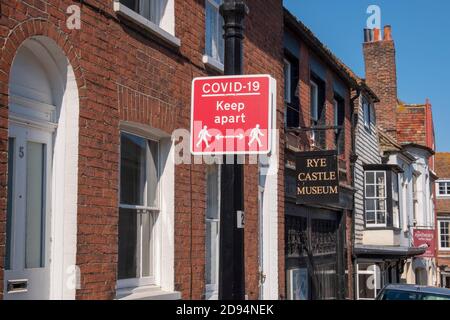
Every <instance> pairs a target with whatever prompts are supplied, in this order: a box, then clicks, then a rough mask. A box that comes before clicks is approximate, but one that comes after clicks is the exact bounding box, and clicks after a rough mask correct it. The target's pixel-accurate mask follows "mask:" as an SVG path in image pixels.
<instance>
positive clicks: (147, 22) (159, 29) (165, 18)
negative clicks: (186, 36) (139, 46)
mask: <svg viewBox="0 0 450 320" xmlns="http://www.w3.org/2000/svg"><path fill="white" fill-rule="evenodd" d="M139 1H149V0H139ZM161 1H164V2H165V3H164V4H165V5H164V6H162V5H161ZM174 1H175V0H152V2H155V4H154V10H155V11H158V12H159V17H158V19H155V20H156V21H155V22H153V21H151V18H150V17H148V18H147V17H145V16H143V15H141V14H139V13H137V12H135V11H134V10H132V9H130V8H128V7H127V6H126V5H124V4H123V3H121V2H120V0H114V2H113V10H114V11H115V12H116V13H117V14H119V15H121V16H122V17H124V18H126V19H128V20H129V21H132V22H133V23H136V24H137V25H139V26H140V27H142V28H143V29H145V30H147V31H149V32H150V33H152V34H154V35H156V36H157V37H159V38H160V39H162V40H164V41H165V42H167V43H169V44H171V45H172V46H175V47H180V46H181V41H180V39H179V38H177V37H176V36H175V3H174ZM163 7H164V10H162V8H163Z"/></svg>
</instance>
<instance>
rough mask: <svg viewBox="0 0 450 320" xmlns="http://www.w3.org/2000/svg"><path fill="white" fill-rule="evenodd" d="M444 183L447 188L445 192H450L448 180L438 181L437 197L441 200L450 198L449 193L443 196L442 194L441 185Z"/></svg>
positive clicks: (449, 181)
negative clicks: (449, 190)
mask: <svg viewBox="0 0 450 320" xmlns="http://www.w3.org/2000/svg"><path fill="white" fill-rule="evenodd" d="M441 183H443V184H444V186H445V190H448V189H449V188H450V180H448V179H446V180H438V181H436V195H437V197H439V198H450V192H449V193H447V192H446V193H444V194H442V193H441V192H440V188H439V187H440V184H441Z"/></svg>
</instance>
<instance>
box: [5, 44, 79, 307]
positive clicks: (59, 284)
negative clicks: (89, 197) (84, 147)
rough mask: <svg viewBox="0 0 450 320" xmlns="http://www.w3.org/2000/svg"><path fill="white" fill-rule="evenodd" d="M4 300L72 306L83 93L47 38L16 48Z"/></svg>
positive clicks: (11, 92)
mask: <svg viewBox="0 0 450 320" xmlns="http://www.w3.org/2000/svg"><path fill="white" fill-rule="evenodd" d="M9 97H10V98H9V131H8V172H9V174H8V204H7V230H6V265H5V277H4V278H5V283H4V297H5V299H73V298H74V297H75V284H76V280H75V277H74V273H76V270H77V268H76V267H74V266H75V254H76V221H77V220H76V213H77V176H78V170H77V168H78V114H79V113H78V112H79V105H78V90H77V85H76V81H75V76H74V73H73V70H72V67H71V66H70V63H69V62H68V59H67V58H66V57H65V55H64V53H63V51H62V50H61V49H60V48H59V47H58V46H57V45H56V43H55V42H54V41H53V40H51V39H49V38H47V37H43V36H37V37H32V38H29V39H27V40H26V41H25V42H24V43H23V44H22V45H21V46H20V48H19V49H18V51H17V53H16V56H15V58H14V61H13V65H12V67H11V73H10V80H9Z"/></svg>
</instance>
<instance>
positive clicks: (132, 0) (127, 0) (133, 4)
mask: <svg viewBox="0 0 450 320" xmlns="http://www.w3.org/2000/svg"><path fill="white" fill-rule="evenodd" d="M120 3H121V4H123V5H125V6H127V7H128V8H130V9H131V10H133V11H135V12H137V13H139V0H120Z"/></svg>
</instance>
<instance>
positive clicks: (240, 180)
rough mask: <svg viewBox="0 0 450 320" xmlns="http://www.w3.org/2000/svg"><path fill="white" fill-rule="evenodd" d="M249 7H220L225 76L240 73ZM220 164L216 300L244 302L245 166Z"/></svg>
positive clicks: (230, 1) (234, 0)
mask: <svg viewBox="0 0 450 320" xmlns="http://www.w3.org/2000/svg"><path fill="white" fill-rule="evenodd" d="M247 13H248V8H247V6H246V5H245V3H244V2H243V1H242V0H225V1H224V3H223V4H222V5H221V6H220V14H221V15H222V16H223V18H224V23H225V24H224V30H225V34H224V39H225V63H224V69H225V70H224V73H225V75H241V74H242V73H243V61H242V60H243V39H244V33H243V31H244V26H243V21H244V18H245V15H246V14H247ZM237 158H238V156H237V155H235V156H234V164H227V163H226V161H225V160H226V156H224V162H223V164H222V168H221V169H222V170H221V172H222V174H221V186H220V194H221V203H220V215H221V219H220V258H219V263H220V265H219V299H222V300H244V299H245V268H244V229H242V228H238V226H237V219H236V215H237V212H238V211H244V167H243V165H242V164H237Z"/></svg>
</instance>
